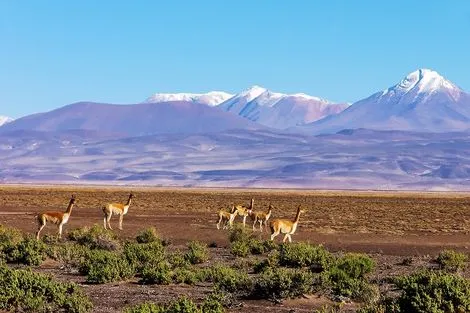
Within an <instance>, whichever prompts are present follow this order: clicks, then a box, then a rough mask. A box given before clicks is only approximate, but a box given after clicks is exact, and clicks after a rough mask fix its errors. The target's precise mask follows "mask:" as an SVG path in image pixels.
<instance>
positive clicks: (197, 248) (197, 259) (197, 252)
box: [185, 241, 209, 264]
mask: <svg viewBox="0 0 470 313" xmlns="http://www.w3.org/2000/svg"><path fill="white" fill-rule="evenodd" d="M188 248H189V251H188V252H187V253H186V254H185V259H186V260H188V261H189V262H190V263H191V264H199V263H203V262H206V261H207V260H208V259H209V252H208V250H207V245H206V244H205V243H201V242H199V241H191V242H189V244H188Z"/></svg>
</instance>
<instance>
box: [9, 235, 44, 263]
mask: <svg viewBox="0 0 470 313" xmlns="http://www.w3.org/2000/svg"><path fill="white" fill-rule="evenodd" d="M46 248H47V247H46V244H45V243H44V242H42V241H38V240H36V239H35V238H33V237H30V236H28V237H24V238H23V239H22V240H21V241H20V242H18V243H17V244H14V243H13V242H10V243H9V245H6V246H4V248H3V253H2V254H3V256H4V258H5V260H6V261H7V262H11V263H17V264H25V265H33V266H38V265H40V264H41V263H42V262H43V261H44V260H45V259H46V256H47V255H46Z"/></svg>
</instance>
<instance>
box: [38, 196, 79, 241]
mask: <svg viewBox="0 0 470 313" xmlns="http://www.w3.org/2000/svg"><path fill="white" fill-rule="evenodd" d="M76 201H77V200H76V199H75V195H72V198H71V199H70V202H69V205H68V206H67V210H66V211H65V212H42V213H40V214H39V215H38V216H37V221H38V231H37V233H36V239H37V240H39V234H40V233H41V230H42V229H43V228H44V227H45V226H46V223H47V222H49V223H51V224H55V225H57V227H58V228H59V238H61V237H62V226H63V225H65V224H66V223H67V222H68V221H69V218H70V215H71V214H72V208H73V205H74V204H75V202H76Z"/></svg>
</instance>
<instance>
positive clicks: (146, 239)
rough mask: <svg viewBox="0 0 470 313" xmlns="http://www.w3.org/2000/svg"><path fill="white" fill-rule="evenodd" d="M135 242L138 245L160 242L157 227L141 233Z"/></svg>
mask: <svg viewBox="0 0 470 313" xmlns="http://www.w3.org/2000/svg"><path fill="white" fill-rule="evenodd" d="M135 240H136V241H137V243H151V242H160V243H162V240H161V239H160V236H159V235H158V233H157V229H156V228H155V227H150V228H147V229H145V230H143V231H141V232H140V233H139V234H138V235H137V236H136V237H135Z"/></svg>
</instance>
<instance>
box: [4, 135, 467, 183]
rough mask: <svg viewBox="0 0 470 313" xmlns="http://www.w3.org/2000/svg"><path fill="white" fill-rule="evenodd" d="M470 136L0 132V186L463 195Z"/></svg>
mask: <svg viewBox="0 0 470 313" xmlns="http://www.w3.org/2000/svg"><path fill="white" fill-rule="evenodd" d="M469 150H470V132H461V133H432V134H431V133H418V132H407V131H374V130H369V129H359V130H349V131H343V132H340V133H336V134H332V135H323V136H310V135H302V134H288V133H285V132H282V131H273V130H245V129H238V130H229V131H222V132H213V133H206V134H162V135H159V136H140V137H132V138H114V137H108V138H105V139H103V138H101V137H100V134H99V133H97V132H93V131H70V130H65V131H58V132H38V131H16V132H9V133H0V182H8V183H15V182H20V183H25V182H26V183H28V182H29V183H41V182H42V183H44V182H48V183H57V182H59V183H83V184H88V183H93V184H113V185H128V184H133V185H134V184H135V185H154V186H155V185H162V186H198V187H261V188H320V189H325V188H327V189H343V188H347V189H374V190H375V189H405V190H437V189H438V190H467V191H468V190H470V160H469V158H468V151H469Z"/></svg>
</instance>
